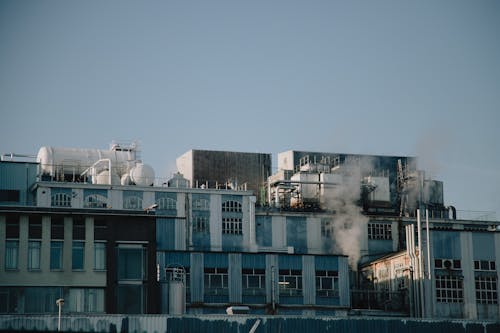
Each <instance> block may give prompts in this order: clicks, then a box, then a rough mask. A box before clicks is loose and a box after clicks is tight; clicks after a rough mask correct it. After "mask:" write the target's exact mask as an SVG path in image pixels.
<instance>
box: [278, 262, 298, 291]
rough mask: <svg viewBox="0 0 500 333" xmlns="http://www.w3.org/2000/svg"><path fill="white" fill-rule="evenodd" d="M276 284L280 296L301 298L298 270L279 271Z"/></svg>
mask: <svg viewBox="0 0 500 333" xmlns="http://www.w3.org/2000/svg"><path fill="white" fill-rule="evenodd" d="M278 284H279V290H280V295H281V296H302V272H301V271H300V270H298V269H280V270H279V279H278Z"/></svg>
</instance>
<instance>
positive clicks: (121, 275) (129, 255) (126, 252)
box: [118, 248, 145, 280]
mask: <svg viewBox="0 0 500 333" xmlns="http://www.w3.org/2000/svg"><path fill="white" fill-rule="evenodd" d="M144 269H145V260H144V258H143V249H142V248H119V249H118V279H123V280H142V279H143V278H144V276H145V274H144V271H145V270H144Z"/></svg>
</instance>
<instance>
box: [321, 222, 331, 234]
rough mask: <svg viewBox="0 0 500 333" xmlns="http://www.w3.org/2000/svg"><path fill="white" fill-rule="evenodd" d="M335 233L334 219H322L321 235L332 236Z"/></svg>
mask: <svg viewBox="0 0 500 333" xmlns="http://www.w3.org/2000/svg"><path fill="white" fill-rule="evenodd" d="M332 235H333V221H331V220H322V221H321V236H322V237H326V238H331V237H332Z"/></svg>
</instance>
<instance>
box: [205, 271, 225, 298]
mask: <svg viewBox="0 0 500 333" xmlns="http://www.w3.org/2000/svg"><path fill="white" fill-rule="evenodd" d="M204 273H205V293H206V294H208V295H227V294H228V273H227V268H205V271H204Z"/></svg>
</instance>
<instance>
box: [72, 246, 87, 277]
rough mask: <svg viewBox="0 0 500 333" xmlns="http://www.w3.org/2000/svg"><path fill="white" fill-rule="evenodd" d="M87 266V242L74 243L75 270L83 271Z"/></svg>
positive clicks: (73, 265) (73, 262)
mask: <svg viewBox="0 0 500 333" xmlns="http://www.w3.org/2000/svg"><path fill="white" fill-rule="evenodd" d="M84 265H85V242H82V241H73V249H72V264H71V268H72V269H73V270H83V268H84Z"/></svg>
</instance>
